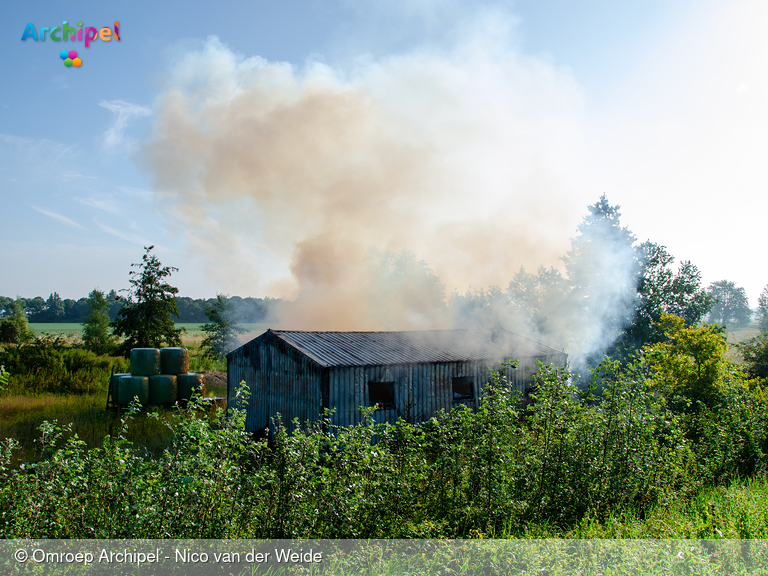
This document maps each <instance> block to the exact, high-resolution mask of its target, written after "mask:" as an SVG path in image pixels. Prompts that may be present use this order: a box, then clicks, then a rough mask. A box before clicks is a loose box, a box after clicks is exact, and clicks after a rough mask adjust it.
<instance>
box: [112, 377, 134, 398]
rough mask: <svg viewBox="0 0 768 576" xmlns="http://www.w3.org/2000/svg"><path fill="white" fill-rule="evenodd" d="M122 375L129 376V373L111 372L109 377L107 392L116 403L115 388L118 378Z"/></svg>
mask: <svg viewBox="0 0 768 576" xmlns="http://www.w3.org/2000/svg"><path fill="white" fill-rule="evenodd" d="M123 376H130V374H112V376H110V377H109V392H110V394H111V395H112V401H113V402H116V403H118V401H117V389H118V388H119V384H120V378H121V377H123Z"/></svg>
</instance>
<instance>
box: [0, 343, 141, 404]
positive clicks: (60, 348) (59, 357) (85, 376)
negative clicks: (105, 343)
mask: <svg viewBox="0 0 768 576" xmlns="http://www.w3.org/2000/svg"><path fill="white" fill-rule="evenodd" d="M0 363H2V364H3V365H5V367H6V368H7V369H8V371H9V372H10V373H11V376H10V378H9V381H8V390H9V391H10V392H13V393H32V394H38V393H40V392H54V393H76V394H83V393H88V392H96V391H106V389H107V386H108V384H109V377H110V375H111V374H112V373H113V372H127V371H128V361H127V360H124V359H122V358H111V357H105V356H97V355H96V354H94V353H93V352H89V351H86V350H80V349H77V348H67V347H66V345H65V343H64V341H63V340H62V339H61V337H49V336H48V337H42V338H37V339H35V340H33V341H32V342H31V343H29V344H23V345H21V346H18V347H9V348H7V349H6V350H4V351H3V352H0Z"/></svg>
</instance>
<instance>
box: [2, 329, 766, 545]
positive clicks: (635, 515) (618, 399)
mask: <svg viewBox="0 0 768 576" xmlns="http://www.w3.org/2000/svg"><path fill="white" fill-rule="evenodd" d="M665 322H666V325H665V327H664V329H665V330H666V332H667V334H668V336H669V342H668V343H667V344H664V345H659V346H656V347H652V348H648V349H647V350H646V351H645V353H644V355H643V357H642V358H640V359H638V360H636V361H635V362H633V363H631V364H630V365H627V366H624V367H622V366H621V365H620V364H618V363H616V362H611V361H608V360H606V361H604V362H603V363H602V364H601V365H600V366H599V367H598V369H597V370H595V372H594V373H593V384H594V386H595V387H596V388H595V389H594V390H595V393H594V394H593V393H592V392H590V391H578V390H577V389H576V388H575V387H574V386H573V384H572V377H571V374H569V372H568V371H567V370H564V369H555V368H547V367H543V366H542V367H541V369H540V372H539V374H538V376H537V389H536V392H535V394H534V395H533V396H532V398H531V399H530V403H528V404H527V406H526V407H525V408H523V407H521V405H520V403H519V398H517V397H516V395H515V394H514V393H513V392H511V391H509V390H508V389H506V388H505V386H504V384H503V382H504V380H503V379H502V378H499V377H498V376H494V377H492V378H491V381H490V382H489V384H488V386H487V388H486V390H485V393H484V395H483V397H482V401H481V406H480V409H479V410H478V411H477V412H472V411H470V410H468V409H466V408H464V407H461V406H460V407H457V408H456V409H454V410H453V411H452V412H450V413H441V414H439V415H437V416H436V417H435V418H433V419H431V420H430V421H428V422H426V423H423V424H420V425H417V424H409V423H406V422H403V421H400V422H398V423H396V424H394V425H390V424H383V425H381V424H375V423H374V421H373V419H372V418H371V412H370V411H369V412H365V413H364V418H363V421H362V422H361V423H360V424H358V425H356V426H351V427H348V428H335V427H333V426H331V425H330V424H329V423H328V422H327V421H326V422H325V423H323V422H318V423H314V424H311V423H310V424H307V425H305V426H303V427H302V428H301V430H299V431H298V432H296V433H294V434H292V435H288V434H287V432H286V428H285V427H284V426H283V425H282V423H281V422H280V421H279V418H278V419H277V420H276V421H275V422H274V427H273V429H272V434H271V439H269V440H267V439H263V440H255V439H254V438H253V437H252V436H251V435H249V434H247V433H245V432H244V416H243V413H242V412H240V411H238V409H237V408H238V406H232V407H230V408H231V409H230V412H229V416H228V417H227V414H225V412H224V411H223V410H219V411H218V412H217V413H216V414H214V415H210V414H207V413H205V412H201V411H200V410H199V407H195V406H194V405H193V406H191V407H189V408H187V409H184V410H177V411H175V412H171V413H167V414H154V413H151V414H141V413H138V412H136V413H131V414H128V415H124V416H123V417H122V418H120V420H119V422H118V423H117V425H116V427H115V429H114V431H113V433H112V434H110V435H107V436H105V437H104V439H103V441H102V442H101V444H100V445H99V446H97V447H95V448H90V449H89V447H88V446H87V444H86V443H85V442H84V441H83V439H82V438H81V437H80V436H79V435H70V436H69V437H67V429H68V428H67V427H62V426H59V425H58V424H56V423H44V424H43V425H42V426H41V427H40V437H39V441H38V443H37V450H38V452H39V455H40V458H39V460H38V461H37V462H34V463H29V462H28V463H24V464H21V465H19V466H15V465H14V464H13V462H12V460H13V458H14V453H15V451H16V442H14V441H13V440H6V441H5V443H4V444H3V448H2V452H1V455H0V537H48V538H74V537H84V538H89V537H99V538H168V537H176V538H186V537H192V538H414V537H416V538H425V537H428V538H440V537H449V538H463V537H526V538H530V537H534V538H542V537H555V536H557V537H562V536H567V537H591V538H594V537H600V538H613V537H631V538H637V537H663V538H679V537H686V538H687V537H693V538H768V521H767V520H766V519H767V518H768V504H767V503H766V502H768V501H767V500H766V498H765V496H766V493H767V492H768V482H766V479H765V471H766V467H767V466H768V459H767V456H766V454H767V453H768V436H767V431H768V397H766V394H765V393H764V392H763V390H762V387H761V385H760V381H758V380H750V379H749V378H747V377H746V376H745V375H744V374H743V373H742V372H741V371H740V370H739V369H738V368H737V367H735V366H734V365H733V364H731V363H730V361H729V360H728V359H727V358H726V356H725V345H724V336H723V335H722V334H721V333H720V332H719V331H718V330H717V329H716V328H713V327H706V326H705V327H700V328H690V329H688V328H685V327H684V325H683V324H682V321H676V320H675V319H674V317H670V318H666V319H665ZM697 352H698V353H699V355H698V356H697V355H696V354H697ZM597 390H599V391H600V392H599V393H597V392H596V391H597ZM246 395H247V391H246V390H242V391H241V394H240V396H239V401H238V402H239V403H240V405H239V406H240V407H242V401H243V400H244V398H245V396H246ZM369 410H373V409H369ZM147 422H151V423H152V425H153V426H157V427H159V428H160V429H162V430H163V431H164V432H163V433H164V434H165V435H166V438H167V448H164V449H162V450H161V451H159V452H155V453H152V452H151V451H149V450H147V449H146V448H145V447H144V446H142V445H141V444H140V443H139V442H138V441H135V439H136V436H132V430H133V429H134V428H136V427H139V428H140V427H142V426H147ZM152 433H156V432H152ZM71 511H77V513H76V514H72V513H71Z"/></svg>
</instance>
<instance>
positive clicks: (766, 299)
mask: <svg viewBox="0 0 768 576" xmlns="http://www.w3.org/2000/svg"><path fill="white" fill-rule="evenodd" d="M757 322H758V325H759V326H760V332H768V285H766V286H765V287H764V288H763V291H762V292H760V296H758V298H757Z"/></svg>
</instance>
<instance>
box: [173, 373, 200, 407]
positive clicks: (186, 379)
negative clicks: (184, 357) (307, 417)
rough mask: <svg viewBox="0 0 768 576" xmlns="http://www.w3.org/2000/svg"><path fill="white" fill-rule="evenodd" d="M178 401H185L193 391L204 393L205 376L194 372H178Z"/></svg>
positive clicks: (190, 396)
mask: <svg viewBox="0 0 768 576" xmlns="http://www.w3.org/2000/svg"><path fill="white" fill-rule="evenodd" d="M178 382H179V401H180V402H181V401H187V400H189V399H190V398H192V394H193V393H197V395H198V396H202V395H203V394H204V393H205V377H204V376H203V375H202V374H197V373H196V372H189V373H187V374H179V376H178Z"/></svg>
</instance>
